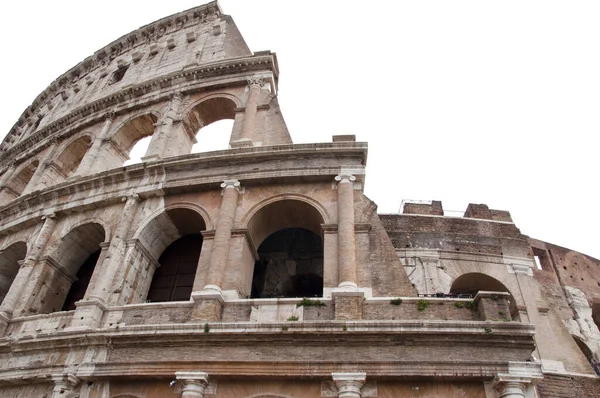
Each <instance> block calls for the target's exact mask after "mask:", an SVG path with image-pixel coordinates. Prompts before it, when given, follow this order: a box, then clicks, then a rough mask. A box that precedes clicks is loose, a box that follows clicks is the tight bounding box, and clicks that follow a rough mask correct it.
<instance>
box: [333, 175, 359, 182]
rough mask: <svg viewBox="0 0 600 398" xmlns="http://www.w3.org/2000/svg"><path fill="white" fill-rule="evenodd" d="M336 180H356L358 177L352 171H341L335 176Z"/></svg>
mask: <svg viewBox="0 0 600 398" xmlns="http://www.w3.org/2000/svg"><path fill="white" fill-rule="evenodd" d="M335 180H336V181H337V182H338V184H342V183H346V182H354V181H356V177H355V176H354V175H352V174H350V173H340V174H338V175H337V176H335Z"/></svg>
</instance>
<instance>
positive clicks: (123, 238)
mask: <svg viewBox="0 0 600 398" xmlns="http://www.w3.org/2000/svg"><path fill="white" fill-rule="evenodd" d="M121 201H123V202H125V206H124V207H123V212H122V213H121V218H119V223H118V224H117V228H116V229H115V232H114V233H113V236H112V238H111V240H110V246H109V248H108V252H107V255H106V260H105V261H104V262H103V263H102V265H101V268H100V269H101V272H100V273H98V274H99V275H103V278H102V280H100V281H98V283H95V284H94V286H93V289H92V291H91V292H90V293H89V294H87V296H88V300H94V299H95V300H98V301H100V302H101V303H104V302H106V301H107V299H108V295H109V294H110V292H111V291H112V290H113V289H114V288H115V287H118V286H119V285H120V284H121V283H122V282H123V279H124V276H123V275H122V273H121V272H119V270H123V271H124V270H125V269H126V268H127V267H125V266H123V264H122V260H123V258H124V255H125V252H126V251H127V235H128V233H129V230H130V228H131V224H132V222H133V217H134V216H135V212H136V211H137V207H138V203H139V202H140V197H139V195H138V194H136V193H135V192H131V193H130V194H129V195H127V196H124V197H123V198H122V199H121ZM94 274H96V273H95V272H94Z"/></svg>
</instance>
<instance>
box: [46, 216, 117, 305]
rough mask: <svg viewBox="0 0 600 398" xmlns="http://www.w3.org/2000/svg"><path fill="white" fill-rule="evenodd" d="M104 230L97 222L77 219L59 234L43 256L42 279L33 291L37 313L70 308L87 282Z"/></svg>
mask: <svg viewBox="0 0 600 398" xmlns="http://www.w3.org/2000/svg"><path fill="white" fill-rule="evenodd" d="M105 240H106V231H105V229H104V227H103V226H102V225H101V224H100V223H98V222H86V223H80V225H77V226H74V227H72V228H71V229H70V230H69V232H68V233H66V234H65V235H63V236H62V238H61V239H60V241H59V242H58V245H57V247H56V248H55V249H54V250H53V251H52V252H51V254H50V255H49V256H48V257H47V258H46V264H47V266H46V267H45V270H44V275H42V276H41V278H40V279H41V280H42V281H43V282H44V283H43V284H42V287H40V289H39V294H37V296H38V299H39V302H38V304H37V307H39V311H40V312H41V313H47V312H52V311H57V310H61V309H62V310H63V311H68V310H73V309H75V302H77V301H79V300H81V299H82V298H83V297H84V295H85V293H86V290H87V288H88V285H89V284H90V281H91V278H92V274H93V272H94V269H95V266H96V263H97V262H98V259H99V257H100V253H101V249H100V245H101V244H102V243H103V242H104V241H105Z"/></svg>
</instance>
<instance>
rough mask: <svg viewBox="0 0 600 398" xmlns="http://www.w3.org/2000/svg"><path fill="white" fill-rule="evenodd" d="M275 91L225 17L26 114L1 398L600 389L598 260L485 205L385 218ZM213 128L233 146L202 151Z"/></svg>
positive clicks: (1, 208) (113, 63)
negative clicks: (199, 138) (142, 144)
mask: <svg viewBox="0 0 600 398" xmlns="http://www.w3.org/2000/svg"><path fill="white" fill-rule="evenodd" d="M278 78H279V69H278V63H277V57H276V55H275V53H272V52H270V51H260V52H252V51H251V50H250V49H249V47H248V46H247V44H246V42H245V41H244V39H243V37H242V35H241V33H240V32H239V30H238V29H237V27H236V25H235V23H234V22H233V20H232V18H231V17H230V16H228V15H226V14H223V12H222V10H221V8H220V6H219V4H218V3H217V2H216V1H215V2H210V3H208V4H205V5H202V6H199V7H196V8H193V9H190V10H187V11H184V12H181V13H179V14H176V15H172V16H169V17H166V18H163V19H161V20H159V21H156V22H153V23H150V24H148V25H146V26H144V27H142V28H140V29H138V30H136V31H134V32H131V33H129V34H127V35H125V36H123V37H121V38H120V39H118V40H116V41H114V42H112V43H110V44H108V45H107V46H105V47H104V48H102V49H100V50H98V51H97V52H95V53H94V54H93V55H92V56H90V57H88V58H87V59H85V60H84V61H83V62H81V63H79V64H78V65H76V66H75V67H73V68H72V69H70V70H69V71H67V72H66V73H64V74H63V75H62V76H60V77H58V78H57V79H56V80H55V81H54V82H53V83H52V84H51V85H50V86H49V87H48V88H46V89H45V90H44V91H43V92H42V93H41V94H39V96H38V97H37V98H36V99H35V101H34V102H33V103H32V104H31V106H29V107H28V108H27V109H26V110H25V111H24V112H23V114H22V115H21V117H20V118H19V120H18V121H17V122H16V124H15V125H14V127H13V128H12V129H11V130H10V132H9V133H8V135H7V136H6V138H5V139H4V141H3V142H2V144H1V146H0V297H1V305H0V336H1V337H0V347H1V353H0V359H1V361H0V396H1V397H48V398H50V397H52V398H59V397H61V398H66V397H79V398H117V397H120V398H125V397H137V398H142V397H186V398H191V397H206V398H212V397H215V398H318V397H345V398H349V397H354V398H358V397H364V398H367V397H379V398H392V397H415V398H429V397H452V398H463V397H464V398H467V397H468V398H500V397H502V398H517V397H520V398H524V397H527V398H533V397H539V398H550V397H590V398H591V397H597V396H599V395H600V378H599V377H598V376H597V375H596V373H598V372H600V364H599V361H600V331H599V329H598V327H599V325H600V282H599V281H600V260H597V259H595V258H592V257H590V256H587V255H585V254H582V253H578V252H575V251H572V250H569V249H566V248H563V247H560V246H556V245H553V244H550V243H546V242H543V241H540V240H536V239H533V238H530V237H528V236H526V235H524V234H522V233H521V231H520V230H519V228H518V227H517V226H516V225H515V224H514V223H513V221H512V219H511V215H510V213H509V212H507V211H504V210H494V209H490V208H489V207H488V206H486V205H484V204H470V205H469V206H468V207H467V208H466V210H465V212H464V214H463V215H462V216H461V217H454V216H447V215H445V214H444V209H443V206H442V203H441V202H439V201H405V202H403V206H402V209H401V211H400V212H399V214H391V215H390V214H378V213H377V205H376V204H375V203H374V202H373V201H371V200H370V199H368V198H367V197H366V196H365V195H364V193H363V189H364V181H365V166H366V162H367V144H366V143H364V142H357V141H356V139H355V136H353V135H334V136H333V137H332V139H331V142H326V143H316V144H293V142H292V139H291V136H290V133H289V131H288V129H287V127H286V123H285V121H284V118H283V116H282V112H281V110H280V107H279V104H278V95H277V94H278ZM290 78H291V79H293V78H294V77H293V76H292V77H290ZM224 119H229V120H232V121H233V122H232V123H233V124H232V125H233V127H232V129H231V134H230V139H229V148H228V149H225V150H220V151H211V152H203V153H192V146H193V145H194V144H195V142H196V135H197V133H198V131H200V130H201V129H202V128H203V127H205V126H208V125H209V124H211V123H213V122H217V121H220V120H224ZM146 137H148V140H149V145H148V148H147V151H146V153H145V154H144V156H143V157H142V161H141V162H140V163H137V164H126V161H127V160H128V159H129V157H130V153H131V150H132V148H133V147H134V145H135V144H136V143H137V142H139V141H140V140H142V139H144V138H146Z"/></svg>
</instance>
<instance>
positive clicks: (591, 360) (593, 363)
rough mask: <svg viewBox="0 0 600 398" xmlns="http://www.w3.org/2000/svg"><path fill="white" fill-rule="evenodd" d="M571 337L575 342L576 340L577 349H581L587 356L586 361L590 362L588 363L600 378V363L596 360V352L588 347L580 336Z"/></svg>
mask: <svg viewBox="0 0 600 398" xmlns="http://www.w3.org/2000/svg"><path fill="white" fill-rule="evenodd" d="M571 337H573V340H575V343H576V344H577V347H579V349H580V350H581V352H582V353H583V355H584V356H585V359H587V360H588V362H589V363H590V365H591V366H592V369H594V371H595V372H596V374H598V375H599V376H600V363H599V362H596V361H595V360H594V352H593V351H592V350H591V349H590V347H588V345H587V344H586V343H585V342H584V341H583V340H582V339H581V338H580V337H579V336H575V335H571Z"/></svg>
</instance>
